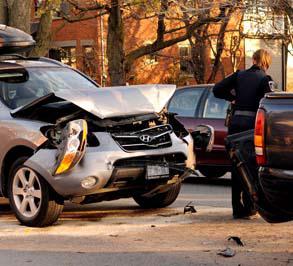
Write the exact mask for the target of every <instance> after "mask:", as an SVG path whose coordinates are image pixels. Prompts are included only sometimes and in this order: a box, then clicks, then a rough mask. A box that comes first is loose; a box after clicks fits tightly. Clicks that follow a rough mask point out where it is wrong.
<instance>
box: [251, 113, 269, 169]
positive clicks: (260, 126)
mask: <svg viewBox="0 0 293 266" xmlns="http://www.w3.org/2000/svg"><path fill="white" fill-rule="evenodd" d="M264 134H265V112H264V110H263V109H259V110H258V112H257V115H256V120H255V129H254V146H255V154H256V161H257V164H258V165H265V164H266V155H265V139H264V138H265V137H264Z"/></svg>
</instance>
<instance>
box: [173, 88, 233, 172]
mask: <svg viewBox="0 0 293 266" xmlns="http://www.w3.org/2000/svg"><path fill="white" fill-rule="evenodd" d="M212 88H213V85H212V84H208V85H196V86H190V87H183V88H179V89H177V90H176V92H175V94H174V95H173V97H172V99H171V100H170V102H169V104H168V111H169V112H172V113H176V114H177V116H176V118H177V119H178V120H179V121H180V122H181V123H182V124H183V125H184V126H185V128H186V129H187V130H188V131H189V132H192V131H194V130H195V128H196V126H197V125H199V124H206V125H211V126H212V127H213V128H214V131H215V140H214V145H213V149H212V151H211V152H209V153H207V152H203V151H201V150H200V149H197V151H196V165H197V169H198V170H199V171H200V172H201V173H202V174H203V175H204V176H206V177H220V176H223V175H224V174H225V173H226V172H227V171H230V159H229V157H228V154H227V152H226V149H225V141H224V139H225V137H226V136H227V127H225V126H224V123H225V117H226V110H227V108H228V102H227V101H225V100H223V99H218V98H215V97H214V95H213V93H212Z"/></svg>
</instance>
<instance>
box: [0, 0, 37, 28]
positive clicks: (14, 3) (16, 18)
mask: <svg viewBox="0 0 293 266" xmlns="http://www.w3.org/2000/svg"><path fill="white" fill-rule="evenodd" d="M1 1H3V0H1ZM31 3H32V1H31V0H7V4H8V25H9V26H12V27H15V28H18V29H20V30H23V31H25V32H27V33H30V22H31Z"/></svg>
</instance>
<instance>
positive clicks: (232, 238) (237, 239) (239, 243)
mask: <svg viewBox="0 0 293 266" xmlns="http://www.w3.org/2000/svg"><path fill="white" fill-rule="evenodd" d="M231 240H233V241H234V242H235V243H236V244H237V245H238V246H241V247H243V246H244V243H243V242H242V241H241V239H240V237H238V236H229V238H228V241H231Z"/></svg>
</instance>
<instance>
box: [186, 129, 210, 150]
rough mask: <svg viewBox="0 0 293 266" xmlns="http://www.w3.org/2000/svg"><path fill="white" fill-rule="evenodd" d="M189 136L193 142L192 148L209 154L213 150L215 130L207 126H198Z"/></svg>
mask: <svg viewBox="0 0 293 266" xmlns="http://www.w3.org/2000/svg"><path fill="white" fill-rule="evenodd" d="M191 136H192V138H193V141H194V146H195V147H196V148H200V149H202V150H203V151H206V152H210V151H212V149H213V145H214V139H215V130H214V128H213V127H212V126H209V125H198V126H197V127H196V128H195V130H194V131H193V132H191Z"/></svg>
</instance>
